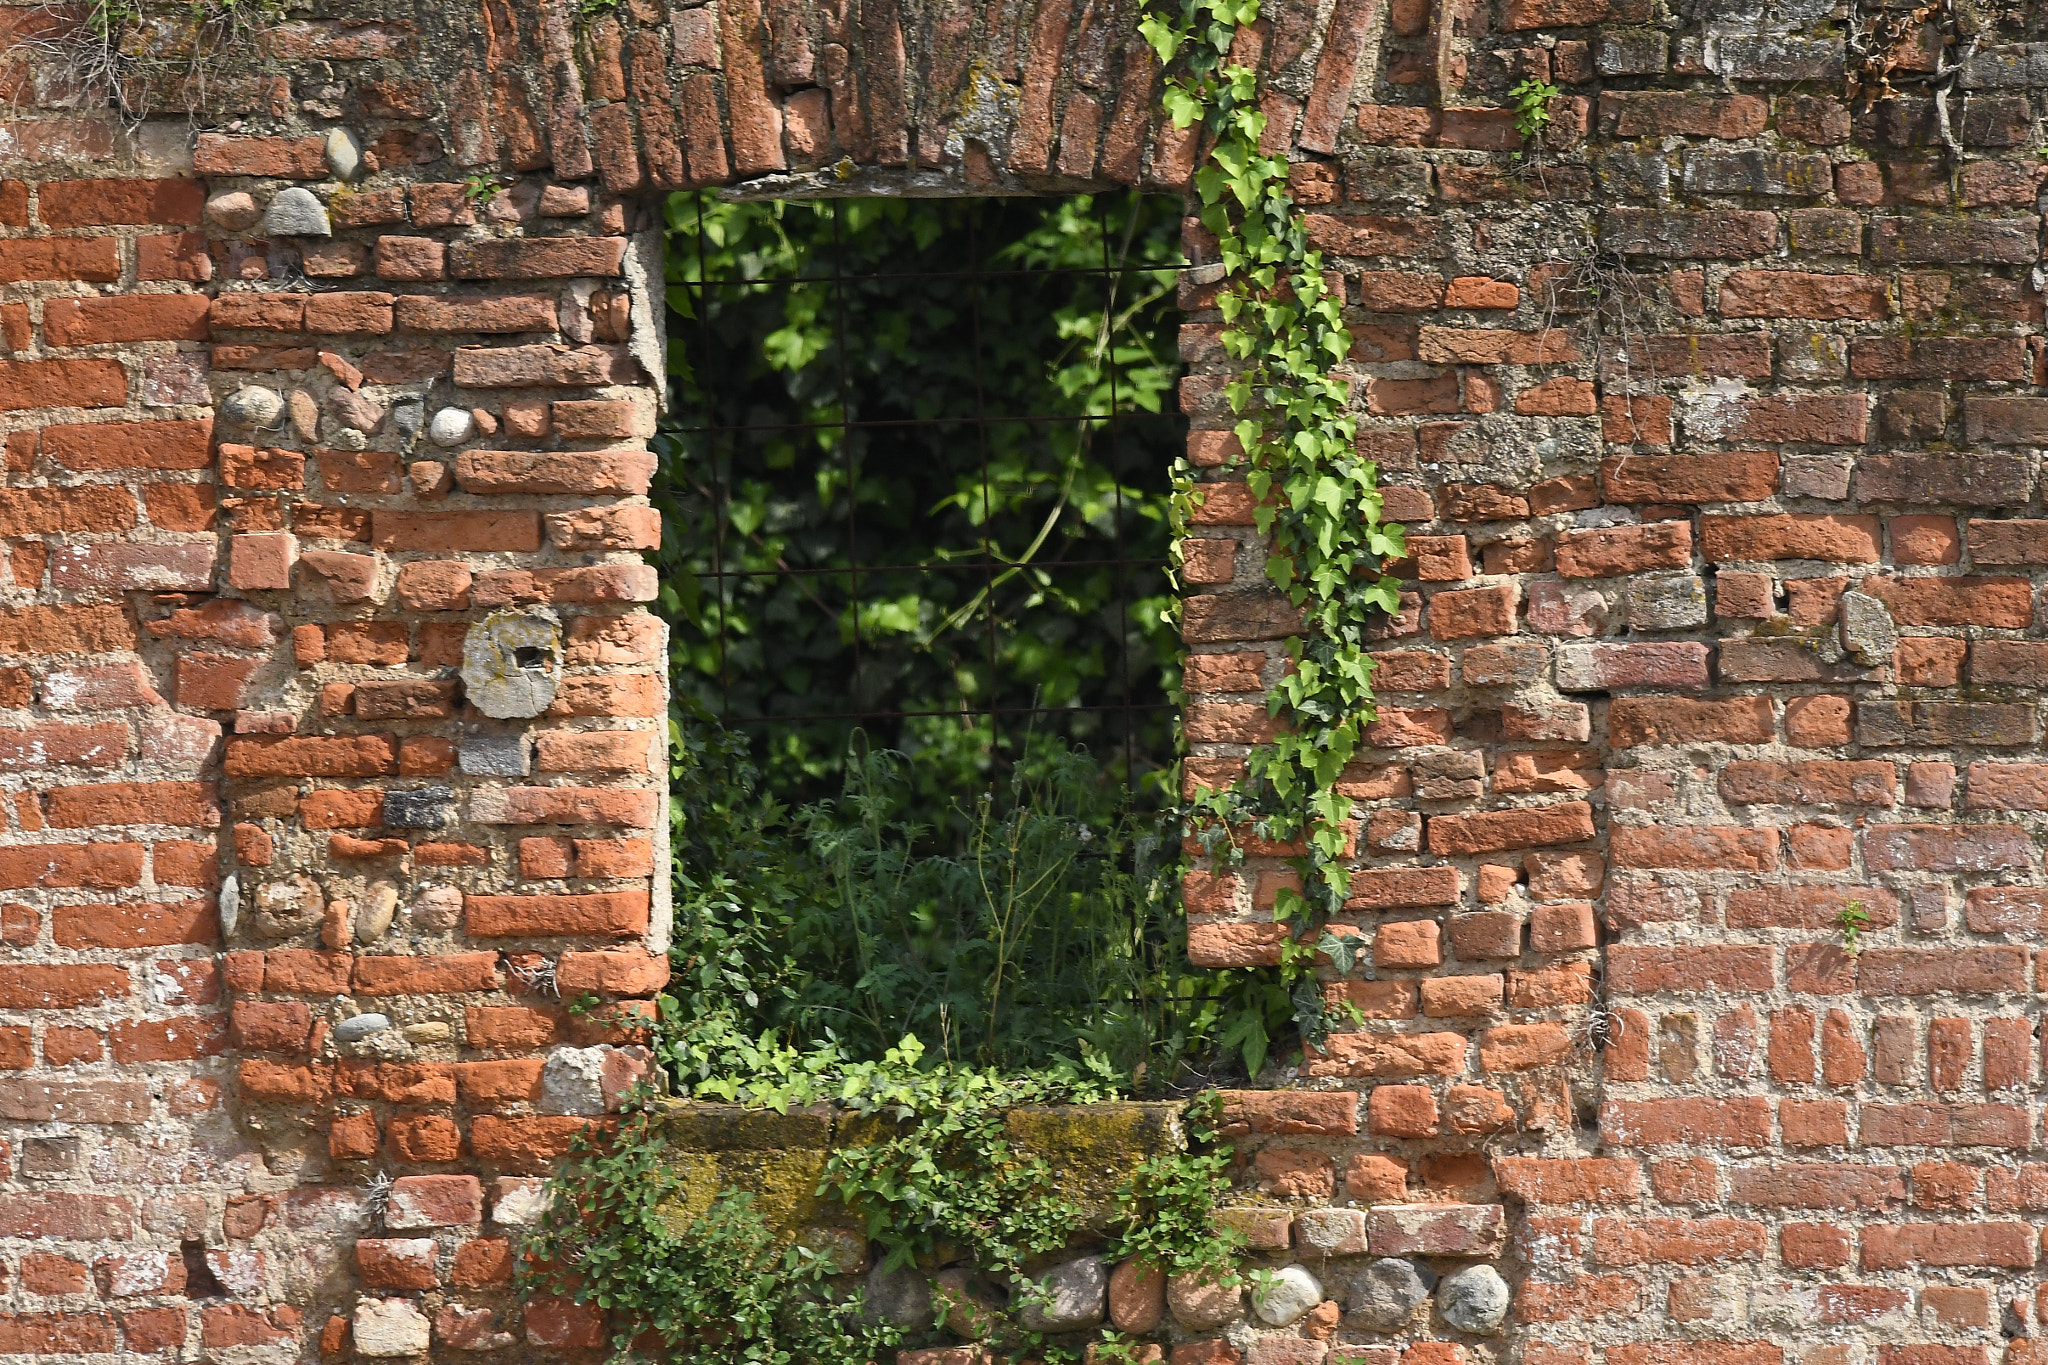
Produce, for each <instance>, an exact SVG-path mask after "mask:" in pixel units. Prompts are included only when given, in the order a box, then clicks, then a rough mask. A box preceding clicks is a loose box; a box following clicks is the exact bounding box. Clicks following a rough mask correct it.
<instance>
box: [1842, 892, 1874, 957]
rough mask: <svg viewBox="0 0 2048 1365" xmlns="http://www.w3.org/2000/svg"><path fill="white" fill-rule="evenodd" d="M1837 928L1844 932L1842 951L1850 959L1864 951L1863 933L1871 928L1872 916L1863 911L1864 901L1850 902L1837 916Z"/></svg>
mask: <svg viewBox="0 0 2048 1365" xmlns="http://www.w3.org/2000/svg"><path fill="white" fill-rule="evenodd" d="M1835 927H1836V928H1837V929H1840V930H1841V931H1842V951H1843V952H1845V953H1847V954H1848V955H1849V956H1850V957H1854V956H1856V955H1857V954H1858V953H1860V952H1862V951H1863V931H1864V930H1865V929H1868V928H1869V927H1870V916H1869V914H1868V913H1866V912H1865V911H1864V909H1863V902H1862V901H1850V902H1849V903H1848V904H1847V905H1845V906H1843V907H1842V912H1841V913H1840V914H1839V915H1836V916H1835Z"/></svg>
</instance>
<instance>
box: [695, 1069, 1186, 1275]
mask: <svg viewBox="0 0 2048 1365" xmlns="http://www.w3.org/2000/svg"><path fill="white" fill-rule="evenodd" d="M1005 1126H1006V1128H1007V1130H1008V1132H1009V1135H1010V1138H1011V1140H1012V1141H1013V1142H1014V1143H1015V1144H1016V1146H1017V1150H1018V1151H1019V1152H1020V1153H1021V1154H1023V1155H1025V1156H1027V1157H1040V1158H1043V1159H1044V1160H1045V1162H1046V1163H1047V1164H1048V1165H1050V1166H1051V1167H1052V1169H1053V1172H1054V1177H1055V1186H1054V1189H1055V1193H1056V1195H1057V1197H1059V1198H1061V1199H1064V1200H1071V1201H1073V1202H1074V1203H1076V1204H1078V1205H1079V1206H1080V1207H1081V1209H1082V1210H1083V1212H1084V1214H1085V1216H1086V1225H1087V1226H1088V1227H1089V1228H1091V1229H1096V1230H1100V1229H1102V1228H1104V1227H1106V1226H1107V1225H1108V1223H1109V1220H1110V1218H1111V1216H1112V1215H1113V1214H1114V1213H1115V1211H1116V1190H1117V1186H1118V1185H1120V1184H1121V1183H1123V1181H1124V1180H1125V1178H1127V1177H1128V1176H1129V1175H1130V1173H1131V1172H1132V1171H1133V1170H1135V1169H1136V1168H1137V1167H1138V1165H1139V1164H1140V1163H1142V1162H1144V1161H1145V1160H1146V1159H1147V1158H1149V1157H1153V1156H1158V1155H1160V1154H1162V1153H1166V1152H1178V1151H1181V1150H1184V1149H1185V1147H1186V1145H1187V1139H1186V1136H1185V1134H1184V1133H1183V1132H1182V1129H1181V1124H1180V1106H1179V1105H1178V1104H1073V1105H1056V1106H1047V1107H1032V1108H1025V1109H1013V1110H1011V1111H1010V1113H1009V1115H1008V1116H1007V1118H1006V1120H1005ZM895 1127H896V1125H895V1124H894V1123H893V1122H892V1121H890V1120H889V1119H886V1118H882V1117H879V1116H875V1115H856V1114H843V1113H841V1114H833V1113H828V1112H826V1111H824V1110H821V1109H810V1110H803V1111H799V1112H796V1113H791V1114H777V1113H773V1112H771V1111H768V1110H762V1109H749V1108H746V1107H745V1106H743V1105H737V1104H696V1103H689V1102H683V1101H678V1102H675V1103H673V1104H670V1105H669V1106H668V1107H667V1108H666V1110H665V1111H664V1113H663V1115H662V1131H663V1133H664V1134H665V1135H666V1136H667V1138H668V1142H669V1149H670V1158H669V1159H670V1162H671V1164H672V1165H673V1166H674V1167H675V1168H676V1169H677V1170H678V1171H679V1172H680V1173H681V1175H682V1177H683V1180H682V1183H683V1188H684V1191H685V1193H684V1195H683V1197H682V1198H681V1199H680V1200H678V1201H676V1202H675V1203H673V1204H671V1205H669V1206H667V1207H665V1208H664V1209H663V1214H664V1216H666V1217H669V1218H670V1219H671V1220H672V1221H673V1222H674V1223H675V1224H676V1225H677V1226H683V1225H686V1224H688V1223H689V1222H691V1221H692V1220H694V1219H697V1218H700V1217H702V1216H703V1215H704V1213H705V1211H706V1210H708V1209H709V1208H710V1207H711V1204H712V1201H713V1200H715V1199H716V1198H717V1197H718V1196H719V1195H720V1194H721V1193H723V1192H724V1191H727V1190H744V1191H746V1192H747V1193H749V1194H751V1195H753V1196H754V1208H755V1209H756V1211H757V1212H759V1213H760V1215H761V1216H762V1218H763V1219H764V1220H766V1222H767V1224H768V1227H769V1229H770V1230H771V1231H772V1232H773V1233H774V1234H775V1236H776V1238H777V1240H778V1241H780V1240H783V1239H786V1238H789V1237H792V1236H794V1235H795V1234H796V1233H798V1232H799V1231H801V1230H802V1229H803V1228H805V1227H807V1226H811V1225H823V1226H836V1227H845V1226H849V1225H851V1223H852V1220H851V1218H850V1217H849V1216H848V1214H847V1211H846V1208H845V1206H844V1205H842V1204H840V1203H838V1202H837V1201H836V1200H834V1199H832V1198H830V1197H829V1196H823V1195H820V1194H819V1193H818V1186H819V1183H820V1182H821V1181H822V1180H823V1179H824V1174H825V1162H826V1158H827V1153H828V1152H829V1151H830V1150H831V1149H832V1148H834V1147H855V1146H866V1145H870V1144H872V1143H875V1142H879V1141H882V1140H883V1139H885V1138H887V1137H888V1136H890V1135H891V1133H892V1132H893V1131H894V1129H895Z"/></svg>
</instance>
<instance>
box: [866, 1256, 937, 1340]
mask: <svg viewBox="0 0 2048 1365" xmlns="http://www.w3.org/2000/svg"><path fill="white" fill-rule="evenodd" d="M867 1291H868V1293H867V1315H868V1317H869V1319H870V1320H873V1321H877V1322H886V1323H890V1324H892V1325H894V1326H897V1327H929V1326H931V1323H932V1286H931V1282H930V1281H929V1280H927V1279H925V1277H924V1276H923V1275H921V1274H919V1273H918V1272H917V1271H915V1270H912V1269H910V1268H909V1267H907V1266H906V1267H902V1268H900V1269H896V1270H884V1269H882V1268H881V1267H880V1266H876V1267H875V1268H874V1269H873V1270H870V1271H869V1272H868V1279H867Z"/></svg>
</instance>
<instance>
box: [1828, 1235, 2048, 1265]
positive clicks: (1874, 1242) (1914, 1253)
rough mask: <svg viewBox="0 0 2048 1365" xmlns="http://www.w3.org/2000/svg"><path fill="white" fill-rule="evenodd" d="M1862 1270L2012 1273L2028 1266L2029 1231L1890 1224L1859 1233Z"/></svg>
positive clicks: (2030, 1255)
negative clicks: (1931, 1268) (1927, 1268)
mask: <svg viewBox="0 0 2048 1365" xmlns="http://www.w3.org/2000/svg"><path fill="white" fill-rule="evenodd" d="M1862 1241H1863V1262H1862V1263H1863V1268H1864V1269H1865V1270H1902V1269H1905V1268H1907V1267H1909V1266H1915V1265H1923V1266H1982V1267H1992V1268H2002V1269H2013V1270H2026V1269H2031V1268H2032V1267H2033V1264H2034V1254H2035V1253H2034V1229H2033V1228H2032V1227H2030V1226H2029V1225H2027V1224H2025V1223H1969V1224H1957V1223H1895V1224H1890V1225H1878V1224H1873V1225H1869V1226H1866V1227H1865V1228H1864V1229H1863V1236H1862Z"/></svg>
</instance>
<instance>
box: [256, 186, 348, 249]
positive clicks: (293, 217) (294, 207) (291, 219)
mask: <svg viewBox="0 0 2048 1365" xmlns="http://www.w3.org/2000/svg"><path fill="white" fill-rule="evenodd" d="M263 232H264V235H265V236H269V237H332V236H333V235H334V229H333V228H331V227H329V226H328V224H327V210H326V209H325V208H324V207H323V206H322V205H321V203H320V201H319V200H318V199H315V198H314V197H313V191H311V190H309V189H307V188H305V187H304V186H302V185H294V186H292V187H291V188H290V189H288V190H279V191H278V192H277V197H276V198H275V199H272V200H271V201H270V207H269V208H267V209H265V210H263Z"/></svg>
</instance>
